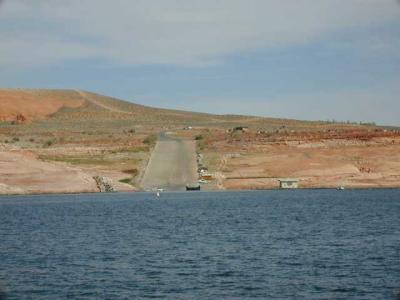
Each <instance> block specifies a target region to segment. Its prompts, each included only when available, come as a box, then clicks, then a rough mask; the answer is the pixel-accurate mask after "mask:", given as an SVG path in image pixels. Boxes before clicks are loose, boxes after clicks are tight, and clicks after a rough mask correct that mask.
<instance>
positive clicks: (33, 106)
mask: <svg viewBox="0 0 400 300" xmlns="http://www.w3.org/2000/svg"><path fill="white" fill-rule="evenodd" d="M84 103H85V100H84V99H83V98H82V97H81V96H80V95H79V94H78V93H76V92H74V91H52V90H11V89H10V90H9V89H2V90H0V120H1V121H14V120H16V119H17V116H19V118H21V120H22V121H23V120H24V119H26V120H34V119H42V118H45V117H47V116H50V115H51V114H54V113H55V112H57V111H58V110H60V109H61V108H63V107H68V108H77V107H81V106H82V105H83V104H84Z"/></svg>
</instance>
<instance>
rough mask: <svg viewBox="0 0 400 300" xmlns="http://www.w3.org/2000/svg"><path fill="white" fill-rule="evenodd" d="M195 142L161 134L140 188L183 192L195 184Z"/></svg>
mask: <svg viewBox="0 0 400 300" xmlns="http://www.w3.org/2000/svg"><path fill="white" fill-rule="evenodd" d="M196 171H197V163H196V142H195V141H189V140H181V139H177V138H172V137H169V136H168V135H165V134H161V135H160V136H159V139H158V141H157V144H156V146H155V148H154V150H153V153H152V154H151V157H150V161H149V164H148V166H147V169H146V171H145V174H144V177H143V180H142V188H143V189H144V190H152V189H155V188H163V189H165V190H168V191H179V190H184V189H185V186H186V184H193V183H196V182H197V173H196Z"/></svg>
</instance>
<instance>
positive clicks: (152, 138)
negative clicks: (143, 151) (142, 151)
mask: <svg viewBox="0 0 400 300" xmlns="http://www.w3.org/2000/svg"><path fill="white" fill-rule="evenodd" d="M156 140H157V136H156V135H155V134H151V135H149V136H147V137H146V138H145V139H144V140H143V143H144V144H146V145H153V144H155V142H156Z"/></svg>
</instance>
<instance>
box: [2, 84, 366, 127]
mask: <svg viewBox="0 0 400 300" xmlns="http://www.w3.org/2000/svg"><path fill="white" fill-rule="evenodd" d="M0 121H8V122H18V123H22V122H28V123H29V122H32V121H34V122H35V121H39V122H46V126H47V127H49V126H50V127H51V126H52V124H53V126H56V127H57V126H58V125H61V124H62V126H67V127H68V126H77V124H80V125H81V126H83V127H84V126H88V127H92V126H103V127H105V126H106V127H110V126H111V127H116V126H117V127H120V126H122V125H123V124H128V123H129V124H136V125H138V124H141V125H143V124H144V125H154V126H169V125H171V126H176V125H183V126H185V125H186V126H189V125H194V126H211V127H213V126H217V127H221V128H231V127H234V126H248V127H252V128H258V129H262V130H281V129H284V130H286V131H288V130H289V131H291V130H296V131H319V130H329V129H338V128H340V129H355V128H359V126H358V125H354V124H344V123H334V124H331V123H329V122H309V121H298V120H288V119H277V118H265V117H253V116H240V115H213V114H207V113H197V112H188V111H180V110H172V109H161V108H154V107H149V106H145V105H139V104H134V103H131V102H127V101H123V100H120V99H116V98H112V97H108V96H103V95H99V94H95V93H91V92H86V91H80V90H46V89H37V90H33V89H0ZM363 128H364V129H365V126H364V127H363Z"/></svg>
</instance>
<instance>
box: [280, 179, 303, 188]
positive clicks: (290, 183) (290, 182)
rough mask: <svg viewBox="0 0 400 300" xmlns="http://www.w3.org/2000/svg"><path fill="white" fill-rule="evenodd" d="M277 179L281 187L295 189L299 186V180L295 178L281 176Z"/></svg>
mask: <svg viewBox="0 0 400 300" xmlns="http://www.w3.org/2000/svg"><path fill="white" fill-rule="evenodd" d="M278 181H279V188H281V189H297V188H298V187H299V180H298V179H295V178H281V179H278Z"/></svg>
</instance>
